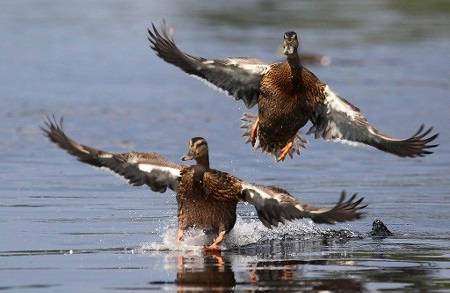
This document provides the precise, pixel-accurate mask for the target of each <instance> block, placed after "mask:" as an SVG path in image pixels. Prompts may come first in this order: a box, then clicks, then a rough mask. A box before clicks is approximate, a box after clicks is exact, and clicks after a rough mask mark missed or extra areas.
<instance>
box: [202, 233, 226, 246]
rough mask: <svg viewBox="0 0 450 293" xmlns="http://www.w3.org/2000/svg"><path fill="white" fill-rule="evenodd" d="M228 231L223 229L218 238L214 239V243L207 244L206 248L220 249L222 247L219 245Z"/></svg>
mask: <svg viewBox="0 0 450 293" xmlns="http://www.w3.org/2000/svg"><path fill="white" fill-rule="evenodd" d="M225 233H226V231H222V232H220V233H219V235H218V236H217V238H216V240H214V243H213V244H211V245H210V246H206V247H205V249H206V250H220V247H219V246H218V245H219V244H220V243H221V242H222V241H223V237H224V236H225Z"/></svg>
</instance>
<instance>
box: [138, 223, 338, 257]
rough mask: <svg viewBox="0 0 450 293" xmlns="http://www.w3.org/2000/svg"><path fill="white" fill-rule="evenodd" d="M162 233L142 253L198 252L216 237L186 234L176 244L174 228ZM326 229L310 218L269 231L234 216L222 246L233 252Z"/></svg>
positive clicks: (314, 234) (306, 236) (322, 232)
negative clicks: (232, 225)
mask: <svg viewBox="0 0 450 293" xmlns="http://www.w3.org/2000/svg"><path fill="white" fill-rule="evenodd" d="M161 230H162V234H161V237H162V242H160V243H144V244H143V245H142V247H141V249H142V250H143V251H198V252H200V251H201V250H202V248H203V246H205V245H209V244H211V243H212V242H213V240H214V237H215V235H207V234H205V233H204V232H203V231H202V230H201V229H190V230H188V231H186V233H185V234H184V237H183V241H180V242H176V241H175V238H176V234H177V228H176V227H174V226H168V227H165V228H164V229H161ZM329 231H330V230H329V229H327V228H324V227H323V226H319V225H316V224H314V223H313V222H312V221H311V220H310V219H303V220H295V221H291V222H288V223H286V224H281V225H279V226H278V227H275V228H273V229H268V228H266V227H264V225H262V224H261V222H260V221H259V220H256V219H255V220H250V221H248V220H244V219H242V218H241V217H240V216H238V217H237V220H236V224H235V226H234V228H233V230H231V231H230V233H229V234H227V235H226V237H225V240H224V242H223V243H222V245H221V247H222V249H223V250H227V249H235V248H240V247H244V246H248V245H251V244H258V243H264V242H267V241H270V240H278V241H282V240H287V239H289V240H292V239H302V240H305V239H311V238H313V237H317V236H320V235H326V234H327V233H329Z"/></svg>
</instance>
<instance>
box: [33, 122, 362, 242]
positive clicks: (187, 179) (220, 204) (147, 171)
mask: <svg viewBox="0 0 450 293" xmlns="http://www.w3.org/2000/svg"><path fill="white" fill-rule="evenodd" d="M42 130H43V131H44V133H45V135H46V136H47V137H48V138H49V139H50V141H52V142H53V143H55V144H57V145H58V146H59V147H61V148H62V149H64V150H66V151H67V152H68V153H69V154H71V155H73V156H75V157H76V158H77V159H78V160H79V161H81V162H83V163H86V164H90V165H93V166H96V167H106V168H109V169H110V170H112V171H114V172H115V173H117V174H119V175H121V176H123V177H124V178H126V179H127V180H128V182H129V183H130V184H133V185H144V184H146V185H148V186H149V187H150V188H151V189H152V190H153V191H158V192H165V191H166V190H167V188H170V189H172V190H174V191H176V193H177V202H178V225H179V227H178V228H179V230H178V236H177V240H181V239H182V237H183V233H184V230H186V229H188V228H190V227H197V228H200V229H204V230H207V231H210V232H213V233H217V234H218V236H217V238H216V240H215V241H214V243H213V244H211V245H210V246H208V249H213V250H214V249H219V248H218V245H219V244H220V243H221V242H222V240H223V237H224V235H225V234H226V233H228V232H229V231H230V230H231V229H232V228H233V226H234V224H235V222H236V205H237V203H238V202H239V201H246V202H248V203H251V204H252V205H254V206H255V209H256V211H257V214H258V218H259V219H260V220H261V222H262V223H263V224H264V225H265V226H267V227H269V228H270V227H272V226H277V225H278V224H279V223H284V222H285V221H289V220H293V219H299V218H310V219H312V220H313V221H314V222H316V223H327V224H334V223H336V222H345V221H352V220H355V219H359V218H360V217H361V216H362V213H361V211H360V210H361V209H362V208H364V207H365V206H362V205H361V202H362V200H363V198H360V199H359V200H355V197H356V194H355V195H353V196H352V197H351V198H350V199H348V200H346V201H345V193H344V192H343V193H342V194H341V197H340V200H339V201H338V202H337V204H336V205H335V206H334V207H332V208H328V209H321V208H316V207H314V206H309V205H305V204H303V203H301V202H300V201H298V200H297V199H296V198H295V197H293V196H291V195H290V194H289V193H288V192H287V191H285V190H283V189H281V188H278V187H273V186H264V185H256V184H253V183H249V182H246V181H243V180H241V179H239V178H237V177H234V176H233V175H230V174H228V173H225V172H221V171H218V170H214V169H211V168H210V167H209V153H208V144H207V142H206V140H205V139H203V138H201V137H194V138H192V139H191V141H190V144H189V149H188V153H187V155H186V156H184V157H183V158H182V160H183V161H186V160H195V161H196V164H195V165H192V166H183V165H178V164H175V163H173V162H170V161H168V160H166V159H164V158H163V157H162V156H160V155H158V154H156V153H139V152H129V153H122V154H119V153H113V152H107V151H102V150H98V149H95V148H93V147H88V146H86V145H82V144H79V143H78V142H76V141H74V140H72V139H70V138H69V137H68V136H66V134H65V133H64V131H63V128H62V119H61V121H60V122H59V123H58V122H57V121H56V119H55V118H54V117H53V119H50V118H48V119H47V121H46V123H45V126H44V127H42Z"/></svg>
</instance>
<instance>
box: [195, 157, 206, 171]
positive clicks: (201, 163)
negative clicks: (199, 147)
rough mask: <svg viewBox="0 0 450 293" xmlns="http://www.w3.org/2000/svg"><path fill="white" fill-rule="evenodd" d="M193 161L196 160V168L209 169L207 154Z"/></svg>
mask: <svg viewBox="0 0 450 293" xmlns="http://www.w3.org/2000/svg"><path fill="white" fill-rule="evenodd" d="M195 160H196V162H197V165H198V166H201V167H203V168H205V169H206V170H208V169H209V155H208V154H206V155H203V156H201V157H198V158H196V159H195Z"/></svg>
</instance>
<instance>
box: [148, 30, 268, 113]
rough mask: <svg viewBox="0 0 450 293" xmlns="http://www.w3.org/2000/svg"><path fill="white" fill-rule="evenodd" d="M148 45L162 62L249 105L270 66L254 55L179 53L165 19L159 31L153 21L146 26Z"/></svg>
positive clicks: (255, 97)
mask: <svg viewBox="0 0 450 293" xmlns="http://www.w3.org/2000/svg"><path fill="white" fill-rule="evenodd" d="M148 39H149V41H150V43H151V48H152V49H153V50H154V51H155V52H156V54H157V55H158V56H159V57H161V58H162V59H163V60H164V61H166V62H168V63H170V64H172V65H175V66H177V67H178V68H180V69H181V70H183V71H184V72H186V73H188V74H190V75H192V76H194V77H196V78H198V79H200V80H202V81H204V82H205V83H207V84H208V85H211V86H213V87H216V88H218V89H220V90H221V91H224V92H225V93H227V94H228V95H230V96H233V97H234V98H235V99H236V100H242V101H243V102H244V104H245V105H246V106H247V107H248V108H251V107H253V106H254V105H255V104H256V103H257V102H258V96H259V88H260V82H261V79H262V77H263V75H264V74H265V73H266V72H267V71H268V70H269V69H270V65H268V64H265V63H263V62H262V61H260V60H258V59H255V58H246V57H237V58H225V59H223V60H220V59H205V58H202V57H195V56H192V55H189V54H186V53H184V52H182V51H181V50H180V49H178V47H177V46H176V44H175V41H174V39H173V29H172V28H170V29H169V32H167V30H166V25H165V22H164V21H163V23H162V26H161V32H159V31H158V29H157V28H156V27H155V25H153V24H152V28H149V29H148Z"/></svg>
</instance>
